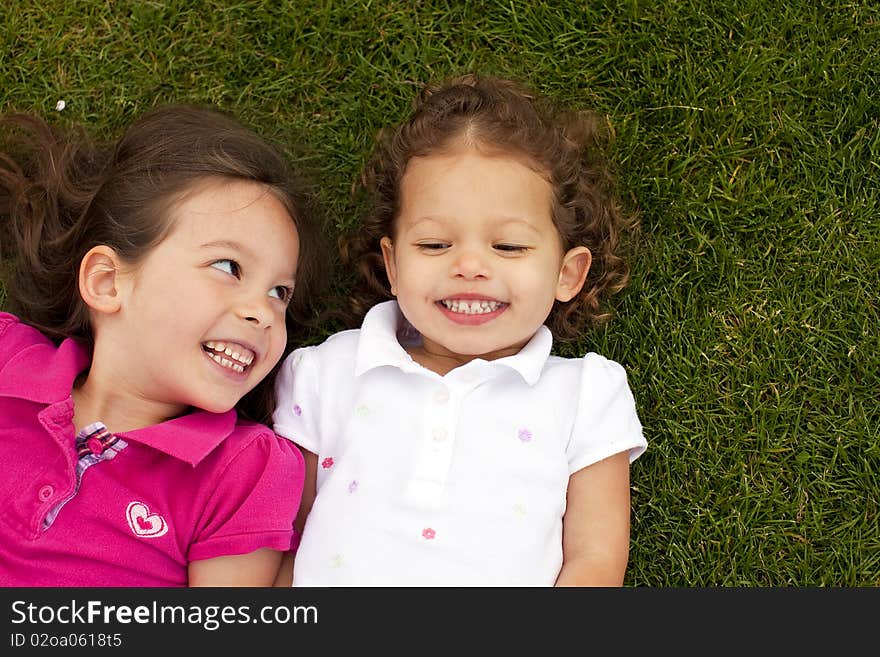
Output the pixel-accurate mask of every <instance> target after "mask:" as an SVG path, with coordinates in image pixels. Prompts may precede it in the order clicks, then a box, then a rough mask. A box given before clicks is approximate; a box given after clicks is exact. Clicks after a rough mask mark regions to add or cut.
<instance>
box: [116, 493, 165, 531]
mask: <svg viewBox="0 0 880 657" xmlns="http://www.w3.org/2000/svg"><path fill="white" fill-rule="evenodd" d="M125 517H126V519H127V520H128V526H129V527H131V531H133V532H134V533H135V535H136V536H143V537H144V538H158V537H159V536H162V535H163V534H165V533H166V532H167V531H168V524H167V523H166V522H165V518H163V517H162V516H160V515H159V514H158V513H154V514H152V515H151V514H150V509H149V508H147V505H146V504H144V503H143V502H129V503H128V508H127V509H126V510H125Z"/></svg>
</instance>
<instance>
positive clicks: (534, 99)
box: [339, 74, 637, 340]
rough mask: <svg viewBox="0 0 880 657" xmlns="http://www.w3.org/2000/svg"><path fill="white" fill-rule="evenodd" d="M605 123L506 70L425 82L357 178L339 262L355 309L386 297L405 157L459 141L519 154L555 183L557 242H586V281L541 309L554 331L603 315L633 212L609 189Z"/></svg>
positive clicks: (625, 274)
mask: <svg viewBox="0 0 880 657" xmlns="http://www.w3.org/2000/svg"><path fill="white" fill-rule="evenodd" d="M604 126H605V122H604V121H603V120H602V117H600V116H599V115H598V114H596V113H594V112H590V111H574V110H569V109H565V108H562V107H559V106H557V105H555V104H554V103H552V102H550V100H549V99H548V98H546V97H544V96H541V95H539V94H537V93H535V92H533V91H532V90H530V89H528V88H527V87H526V86H525V85H523V84H521V83H519V82H517V81H514V80H511V79H506V78H499V77H495V76H477V75H473V74H468V75H463V76H458V77H455V78H452V79H450V80H448V81H445V82H443V83H440V84H429V85H427V86H425V87H424V88H423V89H422V91H421V92H420V93H419V94H418V95H417V97H416V99H415V102H414V108H413V111H412V113H411V114H410V116H409V117H408V118H407V119H406V120H405V121H403V122H402V123H401V124H399V125H397V126H394V127H391V128H385V129H383V130H382V131H380V133H379V137H378V140H377V143H376V146H375V148H374V150H373V152H372V154H371V156H370V158H369V160H368V161H367V164H366V165H365V167H364V169H363V171H362V172H361V176H360V187H356V189H357V191H362V192H365V193H366V195H367V202H368V204H369V207H368V211H367V213H366V216H365V218H364V220H363V222H362V223H361V225H360V226H358V227H357V228H356V229H355V230H353V231H350V232H348V233H345V234H343V235H342V236H341V237H340V241H339V247H340V256H341V258H342V262H343V263H344V264H346V265H348V266H349V267H352V268H355V269H356V270H357V272H358V273H359V279H358V281H357V282H356V283H355V284H354V288H353V291H352V294H351V296H350V299H349V301H350V304H351V308H352V312H353V315H354V316H355V317H357V318H360V317H363V315H364V313H366V311H367V310H369V308H370V307H372V306H373V305H374V304H376V303H378V302H379V301H383V300H387V299H390V298H392V296H391V293H390V290H389V284H388V279H387V276H386V274H385V267H384V264H383V260H382V255H381V250H380V246H379V242H380V240H381V239H382V237H384V236H386V235H387V236H392V235H393V233H394V230H393V228H394V222H395V220H396V218H397V215H398V212H399V207H400V183H401V179H402V178H403V176H404V174H405V173H406V168H407V164H408V163H409V161H410V160H411V159H412V158H414V157H422V156H427V155H431V154H437V153H443V152H448V151H450V150H452V149H453V148H455V147H456V146H457V145H458V144H460V143H461V142H462V141H466V142H467V143H469V144H475V145H478V146H479V147H481V148H484V149H489V150H492V151H494V152H501V153H505V152H506V153H510V154H512V155H515V156H517V157H523V158H525V159H526V161H527V162H529V164H530V165H531V166H532V167H533V168H534V169H535V170H536V171H537V172H539V173H540V174H541V175H542V176H544V177H545V178H546V180H547V181H548V182H549V183H550V185H551V187H552V188H553V190H554V200H553V208H552V217H553V222H554V224H555V225H556V228H557V230H558V231H559V235H560V237H561V239H562V242H563V247H564V250H568V249H571V248H574V247H576V246H586V247H587V248H589V249H590V253H591V255H592V265H591V267H590V271H589V274H588V277H587V280H586V283H585V284H584V286H583V289H582V290H581V292H580V293H579V294H578V295H577V296H575V297H574V298H573V299H572V300H570V301H568V302H565V303H561V302H558V301H557V302H556V303H555V304H554V306H553V309H552V311H551V313H550V316H549V317H548V318H547V321H546V324H547V325H548V327H549V328H550V329H551V330H552V332H553V334H554V336H555V337H556V338H558V339H560V340H569V339H573V338H575V337H577V336H578V335H579V334H580V333H581V331H582V330H583V329H584V328H585V327H587V326H591V325H592V326H595V325H598V324H600V323H602V322H604V321H606V320H607V319H610V317H611V316H612V312H611V310H610V309H609V308H608V307H607V306H606V301H607V298H608V297H609V296H610V295H612V294H615V293H617V292H619V291H621V290H622V289H623V288H624V287H626V285H627V283H628V281H629V269H628V266H627V264H626V262H625V261H624V259H623V257H622V256H621V254H620V250H621V247H622V238H623V237H624V235H625V234H627V233H628V232H631V231H633V230H634V229H635V228H636V226H637V220H636V216H635V214H634V213H627V212H625V211H624V210H623V208H622V207H621V204H620V203H619V199H618V197H617V195H616V192H615V189H614V178H613V176H612V174H611V171H610V167H609V165H608V163H607V161H606V159H605V157H604V154H603V152H602V145H603V143H604V142H605V141H606V138H607V132H606V131H605V130H604Z"/></svg>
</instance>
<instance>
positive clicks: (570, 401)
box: [274, 76, 647, 586]
mask: <svg viewBox="0 0 880 657" xmlns="http://www.w3.org/2000/svg"><path fill="white" fill-rule="evenodd" d="M598 125H599V122H598V121H597V119H596V117H595V116H593V115H591V114H587V113H576V112H570V111H565V110H562V109H559V108H556V107H553V106H552V105H551V104H549V103H548V101H547V100H546V99H544V98H541V97H539V96H537V95H535V94H534V93H532V92H531V91H529V90H527V89H525V88H524V87H522V86H520V85H518V84H517V83H515V82H513V81H511V80H505V79H499V78H493V77H477V76H464V77H460V78H457V79H454V80H451V81H449V82H447V83H445V84H442V85H438V86H429V87H426V89H425V90H424V91H423V92H422V94H421V95H420V98H419V102H418V103H417V105H416V108H415V110H414V111H413V113H412V115H411V116H410V117H409V118H408V119H407V120H406V121H404V122H403V123H402V124H401V125H399V126H397V127H396V128H394V129H392V130H390V131H387V132H385V133H384V134H383V135H382V136H381V138H380V140H379V143H378V145H377V147H376V150H375V152H374V154H373V157H372V158H371V160H370V162H369V164H368V165H367V167H366V169H365V172H364V174H363V182H364V184H365V186H366V188H367V190H368V191H369V192H370V194H371V197H372V208H371V211H370V213H369V214H368V216H367V217H366V218H365V220H364V222H363V225H361V226H360V227H359V228H358V230H357V231H356V233H355V234H354V235H353V236H351V237H350V239H349V241H348V242H347V243H345V244H344V245H343V258H344V260H346V261H347V262H350V263H355V264H356V265H357V266H358V268H359V271H360V272H361V274H362V275H363V276H362V279H363V280H362V284H361V285H360V286H359V287H358V288H357V289H356V291H355V292H356V293H355V295H354V300H355V305H356V307H357V309H359V310H360V311H362V312H361V316H363V323H362V324H361V327H360V328H359V329H354V330H349V331H343V332H341V333H338V334H336V335H334V336H332V337H330V338H329V339H327V340H326V341H325V342H324V343H323V344H321V345H318V346H314V347H306V348H302V349H298V350H297V351H295V352H294V353H292V354H291V355H290V356H289V357H288V359H287V360H286V361H285V363H284V365H283V367H282V370H281V372H280V373H279V378H278V382H277V385H276V393H277V398H278V406H277V410H276V411H275V415H274V428H275V431H276V432H278V433H279V434H281V435H283V436H286V437H287V438H289V439H291V440H292V441H294V442H295V443H296V444H297V445H298V446H299V447H300V448H301V449H302V450H303V451H304V453H305V455H306V464H307V474H306V484H305V486H306V488H305V491H304V493H303V503H302V506H301V510H300V514H299V516H298V518H297V523H296V526H297V529H298V530H300V531H301V532H302V539H301V543H300V546H299V549H298V551H297V552H296V555H295V560H294V559H293V558H292V555H289V556H288V559H287V561H286V563H285V566H284V567H283V568H282V571H281V574H280V576H279V580H278V583H279V584H281V585H289V584H290V583H291V576H292V581H293V583H294V585H304V586H360V585H370V586H415V585H418V586H426V585H427V586H447V585H455V586H462V585H463V586H512V585H517V586H549V585H554V584H555V585H598V586H619V585H621V584H622V583H623V581H624V575H625V571H626V566H627V561H628V555H629V529H630V491H629V466H630V463H631V462H632V461H633V460H634V459H635V458H637V457H638V456H639V455H640V454H641V453H642V452H643V451H644V450H645V448H646V446H647V443H646V441H645V439H644V437H643V435H642V430H641V424H640V422H639V419H638V416H637V413H636V408H635V403H634V399H633V396H632V394H631V392H630V390H629V387H628V385H627V378H626V373H625V371H624V369H623V368H622V367H621V366H620V365H619V364H617V363H615V362H613V361H610V360H608V359H606V358H604V357H602V356H600V355H598V354H595V353H588V354H586V355H585V356H584V357H582V358H576V359H571V358H560V357H558V356H555V355H551V353H550V352H551V346H552V340H553V337H555V338H557V339H560V340H566V339H572V338H578V337H580V336H582V335H583V330H584V329H585V328H586V327H589V326H591V325H596V324H598V323H600V322H602V321H604V320H605V319H607V318H608V317H609V314H610V313H609V312H608V311H607V310H606V309H605V308H604V305H603V303H604V301H605V299H606V297H607V296H608V295H609V294H613V293H615V292H617V291H619V290H621V289H622V288H623V287H624V286H625V285H626V283H627V280H628V271H627V267H626V265H625V263H624V261H623V260H622V258H621V257H620V255H619V253H618V251H619V242H620V238H621V236H622V235H623V234H624V233H625V232H626V230H627V229H628V228H631V227H632V226H633V224H634V219H633V218H632V217H630V216H628V215H626V214H625V213H624V212H623V211H622V210H621V209H620V207H619V205H618V203H617V202H616V200H615V195H614V193H613V188H612V179H611V176H610V175H609V173H608V170H607V167H606V165H605V163H604V162H603V160H602V158H601V155H600V153H599V151H598V147H597V136H598ZM389 299H393V300H389Z"/></svg>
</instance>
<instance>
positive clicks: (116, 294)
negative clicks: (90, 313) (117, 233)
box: [79, 244, 122, 314]
mask: <svg viewBox="0 0 880 657" xmlns="http://www.w3.org/2000/svg"><path fill="white" fill-rule="evenodd" d="M121 264H122V261H121V259H120V258H119V256H118V255H117V253H116V251H115V250H113V249H112V248H110V247H109V246H107V245H105V244H99V245H98V246H95V247H92V248H91V249H90V250H89V251H88V253H86V254H85V255H84V256H83V259H82V261H81V262H80V263H79V294H80V296H81V297H82V299H83V301H84V302H85V303H86V305H87V306H88V307H89V308H91V309H92V310H95V311H97V312H100V313H108V314H112V313H115V312H116V311H118V310H119V308H120V306H121V305H122V296H121V294H120V289H119V283H120V280H119V279H120V276H121V269H120V265H121Z"/></svg>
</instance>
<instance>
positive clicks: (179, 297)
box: [90, 180, 299, 420]
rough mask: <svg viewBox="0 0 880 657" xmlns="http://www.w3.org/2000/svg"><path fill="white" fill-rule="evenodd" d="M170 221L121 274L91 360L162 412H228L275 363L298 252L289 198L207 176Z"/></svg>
mask: <svg viewBox="0 0 880 657" xmlns="http://www.w3.org/2000/svg"><path fill="white" fill-rule="evenodd" d="M171 222H172V223H171V226H172V227H171V230H170V232H169V234H168V235H167V237H165V239H164V240H162V241H161V242H160V243H159V244H158V245H157V246H156V247H155V248H154V249H153V250H152V251H150V253H149V254H148V255H147V256H146V258H144V260H143V261H142V262H139V263H137V265H136V266H134V267H132V268H131V269H130V270H128V271H125V270H124V269H123V270H122V271H121V272H120V274H119V275H118V276H117V280H116V285H117V288H118V294H119V295H120V297H119V299H120V302H119V310H118V311H117V312H114V313H112V314H111V315H109V316H108V317H107V318H106V321H102V322H101V324H100V328H99V330H97V331H96V343H95V354H96V355H95V364H94V365H93V370H94V369H95V366H100V369H99V371H101V372H104V373H107V372H111V373H113V374H112V376H114V377H115V378H116V379H118V380H119V383H118V386H119V392H120V394H123V395H127V396H129V398H130V399H136V400H139V401H140V402H141V403H143V404H147V405H151V408H153V409H154V410H153V412H154V413H155V414H156V415H157V416H158V417H157V418H156V419H157V420H158V419H163V418H167V417H173V416H175V415H177V414H179V413H180V412H182V411H183V410H185V409H186V408H187V407H189V406H193V407H197V408H201V409H205V410H208V411H212V412H223V411H226V410H229V409H230V408H232V407H233V406H235V404H236V403H237V402H238V401H239V400H240V399H241V398H242V397H243V396H244V395H245V394H246V393H247V392H249V391H250V390H251V389H253V388H254V386H255V385H256V384H257V383H258V382H259V381H260V380H261V379H263V378H264V377H265V376H266V375H267V374H268V373H269V372H270V370H271V369H272V368H273V367H274V366H275V364H276V363H277V362H278V360H279V359H280V358H281V355H282V353H283V351H284V347H285V344H286V340H287V329H286V326H285V314H286V309H287V303H288V301H289V298H290V295H291V293H292V290H293V284H294V276H295V273H296V266H297V259H298V253H299V239H298V235H297V231H296V227H295V226H294V223H293V220H292V219H291V217H290V215H289V214H288V212H287V210H286V209H285V207H284V205H283V204H282V203H281V202H280V201H279V200H278V199H277V198H276V197H275V196H274V195H273V194H272V193H271V192H269V191H267V190H266V189H265V188H264V187H263V186H261V185H257V184H255V183H251V182H242V181H230V180H222V181H218V180H213V181H208V182H206V183H205V184H204V185H202V186H199V187H198V188H196V189H195V190H194V191H192V192H190V193H189V194H188V195H186V196H185V197H184V198H183V199H182V200H181V201H179V202H178V203H177V204H176V205H175V206H173V207H172V209H171ZM99 357H100V358H103V359H104V360H103V361H101V362H99V361H98V358H99ZM90 378H91V375H90Z"/></svg>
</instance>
